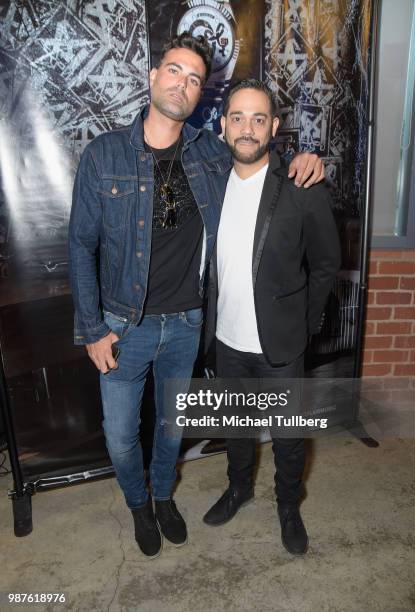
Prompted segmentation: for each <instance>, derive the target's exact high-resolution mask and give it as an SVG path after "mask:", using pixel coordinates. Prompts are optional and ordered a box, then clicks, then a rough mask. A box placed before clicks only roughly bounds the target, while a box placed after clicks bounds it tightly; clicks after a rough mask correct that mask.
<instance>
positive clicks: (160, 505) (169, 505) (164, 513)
mask: <svg viewBox="0 0 415 612" xmlns="http://www.w3.org/2000/svg"><path fill="white" fill-rule="evenodd" d="M155 507H156V519H157V523H158V524H159V527H160V529H161V533H162V534H163V535H164V537H165V538H166V539H167V540H169V542H171V543H172V544H174V545H175V546H183V544H186V542H187V529H186V523H185V522H184V519H183V517H182V515H181V514H180V512H179V511H178V510H177V507H176V504H175V503H174V501H173V500H172V499H167V500H165V501H164V500H163V501H157V500H156V502H155Z"/></svg>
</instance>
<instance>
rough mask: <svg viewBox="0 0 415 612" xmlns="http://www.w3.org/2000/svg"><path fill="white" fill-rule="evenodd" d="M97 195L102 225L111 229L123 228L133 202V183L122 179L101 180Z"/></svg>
mask: <svg viewBox="0 0 415 612" xmlns="http://www.w3.org/2000/svg"><path fill="white" fill-rule="evenodd" d="M98 193H99V194H100V196H101V199H102V208H103V222H104V225H105V226H106V227H108V228H111V229H119V228H120V227H124V226H125V225H126V223H127V219H128V212H129V210H130V208H131V205H132V203H133V201H134V182H133V181H131V180H122V179H103V180H102V182H101V187H100V188H99V189H98Z"/></svg>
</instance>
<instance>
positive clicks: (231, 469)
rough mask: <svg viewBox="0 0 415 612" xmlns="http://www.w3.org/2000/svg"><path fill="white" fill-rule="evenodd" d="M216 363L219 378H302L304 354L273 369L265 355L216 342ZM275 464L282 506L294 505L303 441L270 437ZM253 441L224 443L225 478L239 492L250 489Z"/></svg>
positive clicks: (301, 468) (302, 461)
mask: <svg viewBox="0 0 415 612" xmlns="http://www.w3.org/2000/svg"><path fill="white" fill-rule="evenodd" d="M216 343H217V344H216V363H217V375H218V377H219V378H303V376H304V355H300V357H297V359H295V360H294V361H292V362H291V363H289V364H288V365H285V366H281V367H272V366H271V365H269V363H268V362H267V361H266V359H265V357H264V355H262V354H257V353H245V352H241V351H236V350H235V349H233V348H231V347H229V346H227V345H225V344H223V343H222V342H220V341H219V340H217V341H216ZM272 442H273V444H272V450H273V452H274V462H275V468H276V473H275V493H276V495H277V500H278V502H279V503H281V504H297V503H298V502H299V500H300V498H301V496H302V493H303V485H302V480H301V479H302V475H303V471H304V464H305V444H304V439H303V438H272ZM255 447H256V441H255V439H253V438H238V439H228V440H227V453H228V477H229V481H230V484H231V485H233V486H235V487H237V488H238V489H240V490H248V489H250V488H252V486H253V477H254V469H255V455H256V453H255Z"/></svg>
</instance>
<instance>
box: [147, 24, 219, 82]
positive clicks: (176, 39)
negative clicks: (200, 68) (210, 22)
mask: <svg viewBox="0 0 415 612" xmlns="http://www.w3.org/2000/svg"><path fill="white" fill-rule="evenodd" d="M172 49H190V51H194V53H197V55H199V57H201V58H202V60H203V63H204V65H205V68H206V74H205V83H206V81H207V80H208V78H209V76H210V72H211V69H212V57H213V49H212V47H211V46H210V45H209V44H208V43H207V42H206V40H205V39H204V38H203V36H192V35H191V34H189V32H182V33H181V34H180V35H179V36H173V38H171V39H170V40H169V41H168V42H167V43H166V44H165V45H164V47H163V50H162V52H161V56H160V59H159V63H158V66H160V64H161V62H162V61H163V58H164V56H165V55H166V53H168V52H169V51H171V50H172Z"/></svg>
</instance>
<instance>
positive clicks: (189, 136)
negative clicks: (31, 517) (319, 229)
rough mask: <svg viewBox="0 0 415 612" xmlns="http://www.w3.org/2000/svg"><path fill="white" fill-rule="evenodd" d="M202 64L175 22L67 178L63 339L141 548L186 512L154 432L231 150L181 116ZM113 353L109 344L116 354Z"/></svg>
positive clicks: (212, 234) (170, 452)
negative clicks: (77, 364)
mask: <svg viewBox="0 0 415 612" xmlns="http://www.w3.org/2000/svg"><path fill="white" fill-rule="evenodd" d="M210 67H211V49H210V47H209V46H208V45H207V44H206V43H205V41H203V39H202V40H199V39H195V38H193V37H191V36H190V35H189V34H188V33H183V34H181V35H180V36H179V37H176V38H174V39H172V41H170V43H169V44H168V45H167V46H166V47H165V51H164V53H163V55H162V57H161V60H160V63H159V66H158V67H157V68H153V69H152V70H151V72H150V90H151V103H150V105H149V106H147V107H145V108H144V109H142V111H141V112H140V113H139V114H138V116H137V117H136V119H135V121H134V123H133V125H132V127H129V128H122V129H119V130H115V131H112V132H109V133H106V134H102V135H100V136H98V137H97V138H95V139H94V141H93V142H92V143H90V144H89V145H88V147H87V148H86V149H85V151H84V153H83V155H82V158H81V161H80V164H79V168H78V172H77V176H76V179H75V186H74V196H73V205H72V211H71V220H70V226H69V249H70V277H71V284H72V293H73V299H74V304H75V343H76V344H83V345H85V346H86V348H87V351H88V354H89V357H90V358H91V359H92V361H93V362H94V363H95V365H96V366H97V368H98V369H99V370H100V382H101V395H102V403H103V412H104V421H103V426H104V432H105V437H106V443H107V448H108V452H109V454H110V457H111V461H112V463H113V465H114V468H115V472H116V475H117V479H118V482H119V484H120V486H121V488H122V490H123V493H124V496H125V499H126V503H127V505H128V507H129V508H130V510H131V511H132V515H133V519H134V525H135V538H136V541H137V543H138V546H139V547H140V549H141V551H142V552H143V553H144V554H145V555H147V556H148V557H155V556H157V555H158V554H160V551H161V547H162V539H161V534H160V531H161V533H162V534H163V535H164V537H165V538H166V539H167V540H169V541H170V542H172V543H173V544H174V545H176V546H181V545H183V544H184V543H185V542H186V541H187V530H186V524H185V522H184V520H183V517H182V516H181V515H180V513H179V512H178V510H177V508H176V506H175V503H174V501H173V500H172V498H171V496H172V488H173V485H174V482H175V477H176V471H175V466H176V460H177V457H178V453H179V447H180V439H178V438H172V437H170V436H168V435H167V433H166V431H165V418H164V417H165V415H166V407H165V406H164V388H163V387H164V381H165V380H166V379H169V378H175V379H185V380H187V379H190V377H191V375H192V370H193V364H194V361H195V359H196V355H197V352H198V346H199V337H200V329H201V325H202V309H201V306H202V299H203V286H204V276H205V270H206V265H207V263H208V262H209V259H210V257H211V254H212V249H213V246H214V242H215V239H216V232H217V228H218V223H219V216H220V210H221V206H222V201H223V197H224V194H225V190H226V183H227V179H228V176H229V172H230V170H231V167H232V157H231V154H230V152H229V150H228V149H227V147H226V145H225V144H224V143H223V142H221V141H220V140H219V139H218V138H217V137H216V135H215V134H213V133H212V132H209V131H207V130H197V129H195V128H193V127H192V126H190V125H188V124H186V123H185V119H186V118H187V117H189V116H190V115H191V114H192V112H193V110H194V108H195V106H196V104H197V102H198V100H199V98H200V95H201V91H202V87H203V85H204V84H205V83H206V81H207V79H208V77H209V72H210ZM290 175H291V176H294V175H295V182H296V184H298V185H301V184H303V183H304V182H305V181H306V180H307V179H308V183H306V184H305V186H308V185H311V184H313V183H314V182H317V181H319V180H321V179H322V177H323V176H324V171H323V169H322V164H321V161H320V160H319V159H318V158H317V157H316V156H314V155H310V154H307V153H304V154H301V155H300V156H297V157H296V158H295V159H294V160H293V162H292V164H291V166H290ZM117 352H118V354H117ZM150 367H152V368H153V374H154V381H155V404H156V424H155V432H154V442H153V455H152V461H151V466H150V483H151V491H152V497H153V498H154V501H155V512H154V510H153V504H152V497H151V496H150V495H149V494H148V492H147V490H146V486H145V477H144V471H143V458H142V449H141V444H140V439H139V425H140V407H141V398H142V394H143V389H144V384H145V381H146V377H147V374H148V372H149V369H150Z"/></svg>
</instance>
